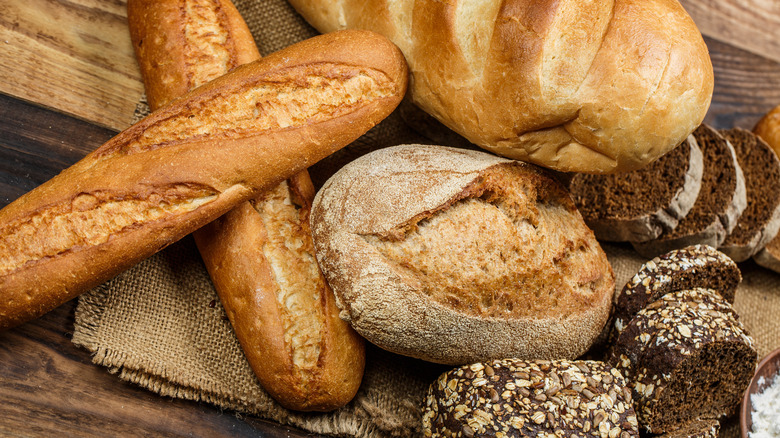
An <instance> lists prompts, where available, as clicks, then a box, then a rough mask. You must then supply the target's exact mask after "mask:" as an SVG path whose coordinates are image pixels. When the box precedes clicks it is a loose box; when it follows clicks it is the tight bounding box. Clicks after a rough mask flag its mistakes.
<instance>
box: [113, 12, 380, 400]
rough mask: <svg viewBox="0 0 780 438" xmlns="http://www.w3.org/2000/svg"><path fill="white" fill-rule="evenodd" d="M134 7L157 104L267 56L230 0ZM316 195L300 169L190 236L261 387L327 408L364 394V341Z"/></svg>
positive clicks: (132, 16) (135, 33) (135, 32)
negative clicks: (333, 260)
mask: <svg viewBox="0 0 780 438" xmlns="http://www.w3.org/2000/svg"><path fill="white" fill-rule="evenodd" d="M127 9H128V21H129V24H130V34H131V39H132V41H133V46H134V48H135V51H136V56H137V58H138V63H139V65H140V66H141V72H142V76H143V78H144V84H145V86H146V90H147V92H146V94H147V101H148V102H149V106H150V108H151V109H152V110H155V109H157V108H158V107H159V106H162V105H165V104H166V103H168V102H170V101H171V100H173V99H175V98H177V97H179V96H180V95H182V94H185V93H186V92H187V91H189V89H192V88H195V87H197V86H199V85H202V84H204V83H206V82H208V81H211V80H213V79H215V78H217V77H219V76H222V75H224V74H225V73H227V72H228V71H229V70H230V69H232V68H235V67H236V66H237V65H239V64H244V63H247V62H251V61H254V60H256V59H259V58H260V53H259V51H258V50H257V46H256V45H255V44H254V40H253V39H252V35H251V33H250V32H249V30H248V28H247V26H246V23H244V21H243V19H242V18H241V16H240V14H239V12H238V11H237V10H236V9H235V7H234V6H233V5H232V3H230V1H229V0H221V1H220V0H188V1H186V2H182V1H179V0H130V1H128V4H127ZM162 42H167V43H166V44H162ZM313 199H314V187H313V185H312V182H311V178H310V177H309V174H308V172H307V171H306V170H303V171H301V172H299V173H298V174H296V175H295V176H293V177H292V178H290V179H288V180H286V181H285V182H282V183H281V184H279V185H278V186H276V187H275V188H273V189H271V190H269V191H268V192H266V193H264V194H263V195H261V196H259V197H257V198H255V199H253V200H251V201H247V202H245V203H242V204H240V205H239V206H237V207H236V208H234V209H232V210H230V211H229V212H228V213H226V214H225V215H224V216H222V217H221V218H219V219H217V220H215V221H214V222H212V223H210V224H208V225H206V226H204V227H203V228H201V229H198V230H196V231H195V232H194V233H193V236H194V238H195V242H196V244H197V246H198V249H199V251H200V253H201V256H202V258H203V262H204V264H205V265H206V268H207V269H208V271H209V274H210V275H211V279H212V281H213V283H214V286H215V288H216V291H217V294H218V295H219V298H220V301H221V302H222V305H223V307H224V308H225V311H226V313H227V315H228V318H229V320H230V322H231V324H232V326H233V328H234V331H235V334H236V337H237V338H238V340H239V343H240V344H241V346H242V349H243V351H244V353H245V355H246V358H247V360H248V362H249V365H250V367H251V368H252V370H253V371H254V373H255V375H256V376H257V378H258V380H259V381H260V383H261V385H262V386H263V388H265V389H266V391H267V392H268V393H269V395H271V397H273V398H274V399H275V400H277V401H278V402H279V404H281V405H282V406H284V407H286V408H288V409H294V410H299V411H328V410H332V409H336V408H338V407H341V406H343V405H344V404H346V403H347V402H348V401H350V400H351V399H352V398H353V397H354V395H355V393H356V392H357V390H358V387H359V386H360V382H361V380H362V377H363V369H364V366H365V346H364V341H363V338H361V337H360V336H359V335H357V333H355V331H354V330H352V328H351V327H350V326H349V324H348V323H347V322H345V321H343V320H341V319H340V318H339V317H338V312H339V311H338V308H337V307H336V305H335V302H334V298H333V292H332V291H331V290H330V288H329V287H328V285H327V283H326V282H325V280H324V277H322V274H321V272H320V270H319V267H318V266H317V262H316V259H315V258H314V255H313V254H314V249H313V244H312V239H311V232H310V231H309V226H308V218H309V212H310V210H311V202H312V200H313Z"/></svg>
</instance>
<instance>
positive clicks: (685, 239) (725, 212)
mask: <svg viewBox="0 0 780 438" xmlns="http://www.w3.org/2000/svg"><path fill="white" fill-rule="evenodd" d="M693 136H694V138H696V142H697V143H698V145H699V149H701V152H702V155H703V157H704V172H703V175H702V182H701V189H700V190H699V196H698V197H697V198H696V202H695V203H694V205H693V208H691V210H690V211H689V212H688V214H687V215H686V216H685V217H684V218H682V219H681V220H680V222H678V223H677V226H676V227H675V228H674V229H673V230H670V231H664V232H663V233H662V234H661V235H660V236H658V238H656V239H653V240H649V241H646V242H632V245H633V246H634V249H636V251H637V252H638V253H639V254H641V255H643V256H645V257H655V256H657V255H659V254H663V253H665V252H668V251H671V250H673V249H678V248H683V247H686V246H688V245H693V244H705V245H709V246H712V247H715V248H717V247H718V246H720V244H721V243H723V240H725V239H726V236H727V235H728V234H729V233H731V231H732V230H733V229H734V227H735V226H736V224H737V220H738V218H739V216H740V215H741V214H742V211H743V210H745V207H746V206H747V198H746V192H745V178H744V176H743V175H742V169H741V168H740V167H739V162H738V161H737V155H736V152H735V151H734V147H733V146H732V145H731V143H729V142H728V140H726V139H725V138H723V136H721V135H720V134H719V133H718V131H716V130H715V129H712V128H711V127H709V126H707V125H700V126H699V127H698V128H696V130H695V131H694V132H693Z"/></svg>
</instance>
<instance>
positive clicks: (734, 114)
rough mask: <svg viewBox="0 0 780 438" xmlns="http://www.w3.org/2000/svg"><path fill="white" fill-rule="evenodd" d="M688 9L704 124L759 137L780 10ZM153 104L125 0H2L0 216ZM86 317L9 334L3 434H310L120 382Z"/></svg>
mask: <svg viewBox="0 0 780 438" xmlns="http://www.w3.org/2000/svg"><path fill="white" fill-rule="evenodd" d="M682 3H683V5H684V6H685V8H686V9H687V10H688V12H689V13H690V14H691V16H693V18H694V20H695V21H696V23H697V24H698V26H699V28H700V29H701V31H702V33H703V34H704V35H705V39H706V42H707V45H708V46H709V49H710V55H711V58H712V62H713V65H714V69H715V93H714V96H713V100H712V105H711V107H710V110H709V113H708V115H707V118H706V120H705V122H707V123H709V124H711V125H713V126H715V127H716V128H731V127H743V128H747V129H751V128H752V127H753V125H754V124H755V123H756V121H758V119H759V118H760V117H761V115H763V114H764V113H766V112H767V111H768V110H770V109H771V108H773V107H774V106H776V105H779V104H780V1H777V0H683V1H682ZM142 93H143V85H142V84H141V81H140V73H139V71H138V67H137V65H136V61H135V58H134V56H133V53H132V48H131V45H130V40H129V35H128V31H127V25H126V23H125V2H124V0H70V1H64V0H2V1H0V207H2V206H4V205H6V204H8V203H9V202H11V201H13V200H14V199H16V198H17V197H19V196H20V195H22V194H23V193H25V192H27V191H28V190H30V189H32V188H34V187H36V186H37V185H38V184H41V183H42V182H44V181H46V180H48V179H49V178H51V177H52V176H54V175H55V174H57V173H58V172H59V171H61V170H62V169H63V168H65V167H67V166H69V165H70V164H72V163H74V162H76V161H77V160H79V159H80V158H81V157H83V156H84V155H85V154H86V153H88V152H89V151H91V150H93V149H95V148H96V147H98V146H99V145H100V144H102V143H103V142H105V141H106V140H107V139H109V138H110V137H111V136H113V135H114V134H116V133H117V132H118V131H120V130H122V129H124V128H126V127H128V126H129V124H130V121H131V119H132V115H133V111H134V110H135V106H136V103H137V102H138V100H139V98H140V97H141V94H142ZM74 308H75V300H74V301H71V302H69V303H66V304H65V305H63V306H61V307H60V308H58V309H56V310H55V311H53V312H51V313H49V314H47V315H45V316H44V317H42V318H40V319H38V320H35V321H32V322H30V323H27V324H24V325H22V326H20V327H17V328H14V329H11V330H7V331H5V332H0V400H2V403H0V435H2V436H9V435H10V436H117V435H122V436H128V435H131V436H132V435H141V436H181V435H185V436H268V437H282V436H292V437H297V436H307V435H306V434H304V433H302V432H300V431H295V430H291V429H289V428H286V427H282V426H278V425H274V424H271V423H268V422H265V421H263V420H261V419H258V418H252V417H239V416H237V415H235V414H234V413H232V412H221V411H220V410H218V409H216V408H213V407H211V406H209V405H207V404H203V403H194V402H187V401H181V400H173V399H170V398H163V397H160V396H157V395H156V394H153V393H151V392H149V391H146V390H142V389H140V388H138V387H136V386H134V385H131V384H128V383H125V382H123V381H120V380H119V379H118V378H116V377H115V376H113V375H111V374H110V373H108V372H107V370H106V369H104V368H102V367H99V366H96V365H93V364H92V363H91V361H90V357H89V354H88V353H87V352H86V351H85V350H83V349H80V348H78V347H76V346H74V345H73V344H72V343H71V342H70V337H71V333H72V331H73V311H74Z"/></svg>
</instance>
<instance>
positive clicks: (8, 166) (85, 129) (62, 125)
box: [0, 95, 116, 207]
mask: <svg viewBox="0 0 780 438" xmlns="http://www.w3.org/2000/svg"><path fill="white" fill-rule="evenodd" d="M0 120H1V121H2V123H0V207H3V206H5V205H6V204H8V203H10V202H11V201H13V200H14V199H16V198H18V197H19V196H21V195H22V194H24V193H26V192H28V191H30V190H32V189H33V188H35V187H37V186H38V185H40V184H41V183H43V182H45V181H47V180H49V179H50V178H52V177H53V176H54V175H56V174H58V173H59V172H61V171H62V169H64V168H66V167H68V166H70V165H71V164H73V163H75V162H76V161H78V160H79V159H81V158H82V157H83V156H84V155H86V154H87V153H89V152H90V151H92V150H94V149H95V148H97V147H98V146H100V145H101V144H103V143H104V142H105V141H107V140H108V139H109V138H111V137H112V136H114V135H115V134H116V132H115V131H111V130H109V129H104V128H99V127H97V126H95V125H93V124H90V123H87V122H84V121H80V120H76V119H73V118H71V117H68V116H65V115H63V114H60V113H56V112H54V111H50V110H47V109H44V108H42V107H39V106H35V105H31V104H27V103H24V102H22V101H19V100H17V99H14V98H12V97H10V96H6V95H0Z"/></svg>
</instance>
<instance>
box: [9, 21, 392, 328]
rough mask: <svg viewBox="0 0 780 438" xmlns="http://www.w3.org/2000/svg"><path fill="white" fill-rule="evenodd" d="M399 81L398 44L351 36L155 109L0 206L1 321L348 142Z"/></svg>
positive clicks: (259, 65) (63, 295)
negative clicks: (73, 162)
mask: <svg viewBox="0 0 780 438" xmlns="http://www.w3.org/2000/svg"><path fill="white" fill-rule="evenodd" d="M305 84H320V85H321V86H319V87H305V86H304V85H305ZM405 88H406V66H405V64H404V61H403V57H402V56H401V54H400V52H398V49H397V48H396V47H395V46H393V45H392V44H391V43H390V42H389V41H387V40H386V39H385V38H383V37H381V36H379V35H376V34H373V33H370V32H366V31H350V32H345V33H335V34H329V35H323V36H321V37H317V38H314V39H311V40H308V41H305V42H302V43H299V44H296V45H294V46H291V47H289V48H287V49H285V50H283V51H280V52H277V53H275V54H272V55H270V56H268V57H266V58H264V59H261V60H259V61H256V62H253V63H251V64H246V65H243V66H240V67H237V68H236V69H234V70H233V71H231V73H229V74H227V75H225V76H222V77H220V78H218V79H216V80H214V81H212V82H209V83H207V84H205V85H203V86H201V87H199V88H197V89H196V90H194V91H193V92H191V93H189V94H187V95H185V96H184V97H182V98H180V99H177V100H175V101H174V102H172V103H170V104H169V105H166V106H164V107H162V108H160V109H159V110H157V111H155V112H154V113H152V114H151V115H150V116H148V117H146V118H145V119H143V120H142V121H140V122H139V123H137V124H135V125H133V126H132V127H130V128H128V129H127V130H125V131H123V132H121V133H120V134H118V135H117V136H115V137H114V138H112V139H111V140H109V141H108V142H106V143H105V144H104V145H102V146H101V147H100V148H98V149H97V150H95V151H94V152H92V153H91V154H89V155H87V156H86V157H85V158H84V159H82V160H80V161H79V162H78V163H76V164H74V165H73V166H71V167H70V168H68V169H66V170H64V171H63V172H62V173H60V174H59V175H57V176H56V177H54V178H52V179H51V180H49V181H48V182H46V183H44V184H42V185H41V186H39V187H38V188H36V189H34V190H33V191H31V192H29V193H27V194H25V195H24V196H22V197H20V198H19V199H17V200H16V201H14V202H12V203H11V204H9V205H8V206H6V207H5V208H3V209H2V210H0V236H2V239H1V240H0V290H2V297H1V298H0V328H7V327H11V326H14V325H17V324H20V323H22V322H24V321H27V320H29V319H32V318H35V317H37V316H40V315H42V314H43V313H45V312H47V311H49V310H51V309H53V308H55V307H57V306H58V305H60V304H62V303H64V302H65V301H67V300H69V299H71V298H73V297H75V296H77V295H79V294H80V293H82V292H84V291H85V290H87V289H89V288H91V287H94V286H97V285H98V284H100V283H102V282H104V281H106V280H108V279H109V278H111V277H113V276H114V275H116V274H118V273H119V272H121V271H123V270H125V269H127V268H129V267H130V266H132V265H133V264H135V263H137V262H138V261H140V260H142V259H144V258H145V257H148V256H150V255H151V254H153V253H154V252H156V251H158V250H160V249H162V248H164V247H165V246H167V245H169V244H170V243H172V242H174V241H176V240H177V239H179V238H181V237H183V236H185V235H186V234H189V233H190V232H192V231H193V230H195V229H197V228H200V227H201V226H203V225H205V224H206V223H208V222H211V221H212V220H214V219H216V218H217V217H219V216H220V215H222V214H224V213H225V212H227V211H228V210H230V209H231V208H232V207H234V206H235V205H237V204H238V203H240V202H243V201H246V200H248V199H250V198H251V197H252V196H255V195H257V194H258V193H260V192H261V191H263V190H265V189H268V188H270V187H273V186H274V185H277V184H279V183H280V182H281V181H282V180H284V179H286V178H288V177H290V176H292V175H293V174H295V173H297V172H299V171H300V170H302V169H303V168H305V167H307V166H308V165H310V164H312V163H314V162H316V161H318V160H320V159H322V158H323V157H325V156H327V155H329V154H330V153H332V152H333V151H335V150H337V149H339V148H341V147H343V146H345V145H346V144H348V143H349V142H351V141H353V140H354V139H356V138H357V137H359V136H360V135H361V134H363V133H364V132H365V131H367V130H368V129H369V128H371V127H372V126H374V125H375V124H376V123H378V122H379V121H380V120H381V119H382V118H384V117H385V116H387V115H388V114H389V113H390V112H391V111H392V110H393V109H394V108H395V107H396V106H397V105H398V103H399V102H400V100H401V98H402V96H403V94H404V92H405ZM285 93H287V94H285ZM285 96H286V97H285ZM290 97H293V98H294V99H290V100H286V99H287V98H290ZM295 98H297V99H299V101H300V102H307V103H309V104H310V105H298V104H296V102H295ZM270 106H274V111H269V110H268V108H269V107H270Z"/></svg>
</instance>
